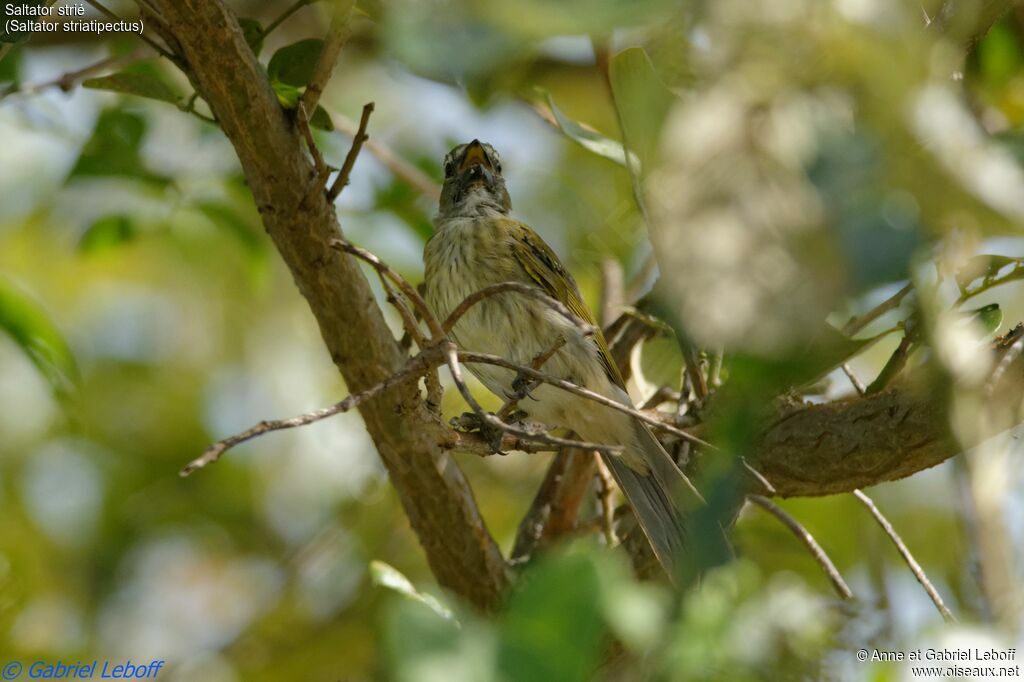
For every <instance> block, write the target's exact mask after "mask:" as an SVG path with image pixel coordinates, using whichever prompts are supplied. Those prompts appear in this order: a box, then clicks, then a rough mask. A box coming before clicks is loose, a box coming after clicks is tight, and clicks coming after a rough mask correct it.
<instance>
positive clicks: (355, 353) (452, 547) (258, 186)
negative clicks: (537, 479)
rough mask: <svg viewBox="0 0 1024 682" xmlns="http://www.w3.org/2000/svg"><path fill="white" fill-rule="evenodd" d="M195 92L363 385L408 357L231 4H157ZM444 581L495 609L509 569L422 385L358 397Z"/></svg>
mask: <svg viewBox="0 0 1024 682" xmlns="http://www.w3.org/2000/svg"><path fill="white" fill-rule="evenodd" d="M157 4H158V5H159V7H160V10H161V11H162V13H163V15H164V17H165V18H166V20H167V28H168V31H170V32H171V33H172V34H173V37H174V39H175V40H176V42H177V43H178V44H180V48H181V56H182V57H183V59H184V60H185V61H186V63H187V68H188V71H189V76H190V77H191V78H192V80H193V84H194V85H195V87H196V90H197V91H198V92H199V93H200V94H201V95H202V96H203V98H204V99H205V100H206V101H207V102H208V103H209V105H210V108H211V109H212V110H213V112H214V114H215V115H216V116H217V120H218V121H219V122H220V124H221V127H222V129H223V130H224V132H225V134H226V135H227V136H228V138H229V139H230V141H231V142H232V144H233V145H234V147H235V150H236V152H237V154H238V157H239V160H240V161H241V165H242V168H243V170H244V172H245V176H246V180H247V183H248V185H249V187H250V188H251V190H252V192H253V196H254V198H255V201H256V206H257V207H258V209H259V211H260V214H261V215H262V218H263V223H264V226H265V227H266V229H267V232H268V233H269V234H270V236H271V238H272V239H273V241H274V244H275V246H276V247H277V250H278V251H279V253H280V254H281V257H282V258H283V259H284V261H285V263H286V264H287V265H288V268H289V269H290V270H291V273H292V277H293V279H294V281H295V283H296V285H297V287H298V289H299V291H300V292H301V293H302V295H303V296H304V297H305V298H306V301H307V303H308V304H309V306H310V309H311V311H312V312H313V315H314V316H315V318H316V320H317V323H318V325H319V327H320V333H321V335H322V336H323V339H324V342H325V343H326V345H327V348H328V350H329V351H330V353H331V357H332V359H333V360H334V362H335V364H336V365H337V366H338V368H339V370H340V371H341V374H342V376H343V377H344V379H345V382H346V384H347V385H348V387H349V389H350V390H351V391H352V392H355V393H358V392H360V391H363V390H366V389H368V388H370V387H372V386H374V385H375V384H377V383H379V382H381V381H384V380H385V379H387V378H388V377H389V376H390V375H392V374H394V373H395V372H397V371H399V370H400V369H401V368H402V366H403V365H404V364H405V355H404V352H403V351H402V349H401V347H400V346H399V344H398V342H397V341H396V340H395V339H394V338H393V337H392V335H391V332H390V330H389V329H388V326H387V324H386V323H385V320H384V317H383V314H382V312H381V310H380V308H379V307H378V306H377V304H376V302H375V301H374V298H373V293H372V291H371V289H370V287H369V284H368V282H367V281H366V278H365V277H364V276H363V274H362V272H361V271H360V269H359V267H358V265H357V263H356V262H355V260H354V259H353V258H351V257H349V256H347V255H345V254H341V253H338V252H336V251H334V250H333V249H332V248H330V241H331V240H332V239H335V238H337V237H339V236H340V234H339V229H338V223H337V218H336V216H335V213H334V207H333V206H332V205H330V204H329V203H328V202H327V200H326V195H325V193H324V192H322V191H312V186H313V185H314V183H316V182H317V174H316V170H315V169H314V168H313V165H312V163H311V161H310V159H309V157H308V156H307V155H306V154H305V153H304V151H303V149H302V140H301V138H300V135H299V132H298V130H297V129H296V127H295V124H294V122H293V121H292V120H291V119H290V117H288V116H287V115H286V114H285V112H284V111H283V110H282V109H281V107H280V105H279V104H278V102H277V98H276V96H275V95H274V92H273V90H272V89H271V87H270V83H269V82H268V81H267V78H266V75H265V74H264V72H263V69H262V67H261V66H260V65H259V63H258V62H257V61H256V58H255V57H254V56H253V54H252V51H251V50H250V49H249V47H248V45H247V44H246V42H245V38H244V36H243V34H242V30H241V28H240V27H239V26H238V22H237V20H236V18H235V16H234V15H233V14H232V13H231V11H230V10H229V9H228V8H227V7H226V6H225V4H224V3H223V1H222V0H157ZM359 410H360V413H361V415H362V417H363V419H364V421H365V422H366V428H367V430H368V432H369V434H370V436H371V437H372V438H373V441H374V443H375V444H376V446H377V450H378V452H379V453H380V456H381V459H382V460H383V461H384V464H385V466H386V467H387V469H388V473H389V474H390V476H391V480H392V482H393V484H394V486H395V489H396V490H397V492H398V497H399V499H400V500H401V503H402V506H403V507H404V509H405V511H406V514H407V515H408V517H409V520H410V523H411V524H412V527H413V530H414V531H415V532H416V535H417V537H418V538H419V540H420V543H421V544H422V546H423V548H424V550H425V552H426V555H427V561H428V562H429V564H430V567H431V570H432V571H433V573H434V575H435V577H436V578H437V580H438V582H439V583H440V584H441V585H442V586H443V587H445V588H447V589H450V590H452V591H453V592H455V593H457V594H459V595H460V596H462V597H463V598H464V599H466V600H468V601H469V602H471V603H473V604H475V605H476V606H477V607H479V608H482V609H494V608H496V607H497V605H498V604H499V603H500V601H501V599H502V595H503V594H504V592H505V589H506V586H507V585H508V568H507V565H506V563H505V561H504V559H503V558H502V556H501V553H500V551H499V549H498V547H497V545H496V543H495V542H494V540H493V538H492V537H491V535H490V533H489V531H488V530H487V527H486V525H485V524H484V521H483V519H482V518H481V516H480V513H479V510H478V509H477V506H476V502H475V500H474V499H473V495H472V492H471V490H470V487H469V484H468V483H467V481H466V479H465V477H464V476H463V474H462V471H461V470H460V469H459V468H458V466H457V465H456V464H455V462H454V461H452V459H451V457H450V455H449V453H448V450H447V449H446V448H445V447H444V443H445V442H446V441H447V440H449V437H448V435H447V434H448V429H446V428H445V427H444V426H443V425H442V424H440V423H439V422H438V421H437V420H436V418H434V417H432V415H430V414H429V412H428V411H427V410H426V408H425V406H424V405H423V403H422V401H421V400H420V395H419V389H418V386H416V385H415V384H413V383H412V382H409V383H406V384H402V385H401V386H398V387H394V388H392V389H390V390H388V391H386V392H384V393H382V394H381V395H378V396H376V397H374V398H370V399H368V400H366V401H364V402H363V403H362V404H360V405H359Z"/></svg>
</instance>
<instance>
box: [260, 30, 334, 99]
mask: <svg viewBox="0 0 1024 682" xmlns="http://www.w3.org/2000/svg"><path fill="white" fill-rule="evenodd" d="M323 49H324V41H322V40H320V39H319V38H308V39H306V40H300V41H299V42H297V43H292V44H291V45H286V46H285V47H282V48H281V49H280V50H278V51H277V52H275V53H274V56H273V57H271V58H270V63H269V64H267V75H268V76H270V80H272V81H277V82H278V83H284V84H285V85H292V86H294V87H297V88H301V87H305V86H307V85H309V81H311V80H312V79H313V70H314V69H315V68H316V62H317V60H318V59H320V53H321V52H323Z"/></svg>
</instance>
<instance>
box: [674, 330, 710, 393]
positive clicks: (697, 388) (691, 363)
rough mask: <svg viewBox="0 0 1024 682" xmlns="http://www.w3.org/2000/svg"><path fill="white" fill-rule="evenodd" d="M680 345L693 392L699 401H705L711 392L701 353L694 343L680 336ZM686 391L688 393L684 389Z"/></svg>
mask: <svg viewBox="0 0 1024 682" xmlns="http://www.w3.org/2000/svg"><path fill="white" fill-rule="evenodd" d="M679 345H680V346H681V347H682V351H683V364H684V365H685V366H686V376H687V377H689V378H690V385H691V386H692V387H693V394H694V395H695V396H696V397H697V403H698V404H700V403H703V402H704V401H705V400H706V399H707V397H708V394H709V391H708V381H707V379H706V378H705V377H704V372H703V370H702V369H701V366H700V355H699V354H698V353H697V349H696V348H694V347H693V345H692V344H691V343H690V342H689V341H687V340H685V339H682V338H680V339H679ZM684 393H686V392H685V391H684Z"/></svg>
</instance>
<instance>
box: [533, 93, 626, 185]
mask: <svg viewBox="0 0 1024 682" xmlns="http://www.w3.org/2000/svg"><path fill="white" fill-rule="evenodd" d="M541 93H542V94H543V95H544V96H545V98H546V99H547V103H548V107H550V108H551V113H552V114H553V115H554V117H555V123H557V124H558V128H559V130H561V131H562V132H563V133H565V134H566V135H568V136H569V137H570V138H571V139H573V140H574V141H576V142H577V143H579V144H580V145H581V146H583V147H584V148H585V149H589V150H590V151H592V152H594V153H595V154H597V155H598V156H603V157H604V158H606V159H610V160H611V161H614V162H615V163H617V164H619V165H620V166H625V165H626V151H625V149H623V147H622V143H621V142H618V141H616V140H613V139H611V138H609V137H605V136H604V135H602V134H601V133H599V132H597V131H596V130H592V129H590V128H585V127H584V126H582V125H581V124H579V123H577V122H576V121H573V120H572V119H571V118H569V117H568V116H566V115H565V114H564V113H562V110H561V109H559V108H558V107H557V106H556V105H555V100H554V99H553V98H552V97H551V94H550V93H547V92H544V91H543V90H542V91H541ZM629 158H630V163H632V164H634V167H636V166H638V165H639V162H638V161H637V158H636V155H635V154H632V153H630V155H629Z"/></svg>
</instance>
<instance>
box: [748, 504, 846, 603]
mask: <svg viewBox="0 0 1024 682" xmlns="http://www.w3.org/2000/svg"><path fill="white" fill-rule="evenodd" d="M747 499H748V500H750V501H751V502H752V503H754V504H756V505H757V506H758V507H761V508H762V509H764V510H765V511H767V512H768V513H769V514H771V515H772V516H774V517H775V518H776V519H778V520H779V521H781V522H782V524H783V525H784V526H786V528H788V529H789V530H790V531H791V532H792V533H793V535H795V536H796V537H797V538H799V540H800V542H802V543H804V546H805V547H807V551H808V552H810V553H811V556H812V557H814V560H815V561H816V562H818V565H819V566H821V570H822V571H824V572H825V575H827V576H828V579H829V580H830V581H831V582H832V587H834V588H835V590H836V594H838V595H839V597H840V598H842V599H853V591H852V590H851V589H850V586H849V585H847V584H846V581H845V580H843V576H842V574H841V573H839V569H837V568H836V565H835V564H834V563H832V559H830V558H829V556H828V554H826V553H825V550H824V549H823V548H822V546H821V545H819V544H818V541H817V540H815V539H814V536H813V535H811V533H810V532H809V531H808V530H807V529H806V528H804V526H803V524H801V523H800V522H799V521H797V520H796V519H794V518H793V517H792V516H790V515H789V514H787V513H786V511H785V510H784V509H783V508H782V507H780V506H779V505H777V504H775V503H774V502H772V501H771V500H769V499H768V498H767V497H761V496H760V495H750V496H749V497H748V498H747Z"/></svg>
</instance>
